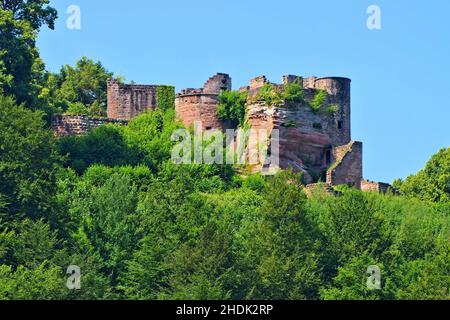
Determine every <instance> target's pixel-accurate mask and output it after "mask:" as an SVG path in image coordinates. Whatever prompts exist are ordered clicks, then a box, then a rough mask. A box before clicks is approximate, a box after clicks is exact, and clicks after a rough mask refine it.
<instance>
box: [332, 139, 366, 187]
mask: <svg viewBox="0 0 450 320" xmlns="http://www.w3.org/2000/svg"><path fill="white" fill-rule="evenodd" d="M362 147H363V145H362V142H357V141H352V142H350V143H349V144H347V145H344V146H339V147H336V148H334V150H333V152H334V157H335V159H336V161H335V163H334V164H333V165H332V166H331V167H330V168H329V170H328V172H327V183H329V184H331V185H341V184H349V185H351V186H354V187H355V188H357V189H361V180H362Z"/></svg>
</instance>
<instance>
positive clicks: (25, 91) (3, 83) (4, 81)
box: [0, 1, 44, 108]
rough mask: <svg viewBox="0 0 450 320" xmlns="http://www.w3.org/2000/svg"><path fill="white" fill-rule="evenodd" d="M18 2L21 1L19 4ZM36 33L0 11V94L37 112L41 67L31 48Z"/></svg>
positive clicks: (5, 12)
mask: <svg viewBox="0 0 450 320" xmlns="http://www.w3.org/2000/svg"><path fill="white" fill-rule="evenodd" d="M21 2H22V1H21ZM35 42H36V30H35V29H33V27H32V25H31V24H30V22H29V21H28V20H16V19H15V18H14V13H13V12H12V11H8V10H4V9H0V92H2V93H3V94H5V95H11V96H13V97H14V98H15V99H16V100H17V102H18V103H23V102H24V103H26V105H27V106H28V107H33V108H37V106H38V100H37V97H38V95H39V92H40V90H41V85H42V76H43V73H44V64H43V62H42V60H41V59H40V58H39V53H38V50H37V48H36V46H35Z"/></svg>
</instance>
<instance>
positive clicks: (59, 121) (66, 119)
mask: <svg viewBox="0 0 450 320" xmlns="http://www.w3.org/2000/svg"><path fill="white" fill-rule="evenodd" d="M108 123H113V124H119V125H127V124H128V121H126V120H119V119H108V118H91V117H89V116H87V115H60V116H56V117H55V118H54V119H53V122H52V129H53V132H54V133H55V135H56V136H58V137H64V136H69V135H83V134H86V133H88V132H89V131H90V130H92V129H95V128H97V127H99V126H102V125H105V124H108Z"/></svg>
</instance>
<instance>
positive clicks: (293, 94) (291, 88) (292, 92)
mask: <svg viewBox="0 0 450 320" xmlns="http://www.w3.org/2000/svg"><path fill="white" fill-rule="evenodd" d="M283 98H284V100H285V101H286V102H304V99H305V98H304V94H303V82H302V79H301V78H296V79H295V80H294V81H292V82H288V83H286V84H285V85H284V91H283Z"/></svg>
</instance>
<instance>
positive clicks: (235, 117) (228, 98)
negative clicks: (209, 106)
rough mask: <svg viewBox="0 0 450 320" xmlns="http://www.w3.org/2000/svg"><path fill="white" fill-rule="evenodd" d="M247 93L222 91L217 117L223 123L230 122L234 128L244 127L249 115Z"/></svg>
mask: <svg viewBox="0 0 450 320" xmlns="http://www.w3.org/2000/svg"><path fill="white" fill-rule="evenodd" d="M247 98H248V93H247V92H240V91H225V90H224V91H221V92H220V95H219V105H218V107H217V115H218V117H219V119H220V120H222V121H230V123H231V125H232V126H234V127H242V126H243V125H244V123H245V121H246V115H247Z"/></svg>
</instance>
